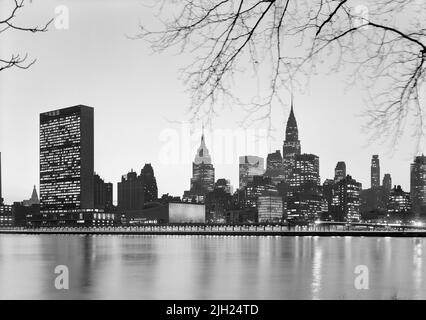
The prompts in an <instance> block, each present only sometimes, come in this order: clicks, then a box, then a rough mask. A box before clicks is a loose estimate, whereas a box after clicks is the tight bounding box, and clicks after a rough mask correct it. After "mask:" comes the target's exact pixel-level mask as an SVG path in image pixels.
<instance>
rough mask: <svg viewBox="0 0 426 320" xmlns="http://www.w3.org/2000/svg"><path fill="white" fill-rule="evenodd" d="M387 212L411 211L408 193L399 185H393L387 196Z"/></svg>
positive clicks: (406, 212) (391, 213)
mask: <svg viewBox="0 0 426 320" xmlns="http://www.w3.org/2000/svg"><path fill="white" fill-rule="evenodd" d="M387 213H388V214H389V215H391V216H392V215H395V214H401V213H402V214H408V213H411V201H410V194H409V193H408V192H404V190H402V188H401V186H395V187H394V188H393V189H392V190H391V192H390V196H389V203H388V206H387Z"/></svg>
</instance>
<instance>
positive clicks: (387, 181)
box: [382, 173, 392, 192]
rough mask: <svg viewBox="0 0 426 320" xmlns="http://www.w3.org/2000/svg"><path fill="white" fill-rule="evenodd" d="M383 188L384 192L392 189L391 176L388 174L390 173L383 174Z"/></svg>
mask: <svg viewBox="0 0 426 320" xmlns="http://www.w3.org/2000/svg"><path fill="white" fill-rule="evenodd" d="M382 185H383V188H384V189H385V191H386V192H390V191H391V189H392V177H391V175H390V173H385V175H384V176H383V183H382Z"/></svg>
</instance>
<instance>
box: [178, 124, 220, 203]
mask: <svg viewBox="0 0 426 320" xmlns="http://www.w3.org/2000/svg"><path fill="white" fill-rule="evenodd" d="M214 182H215V180H214V167H213V164H212V159H211V157H210V154H209V150H208V149H207V146H206V142H205V140H204V131H203V134H202V135H201V144H200V146H199V148H198V150H197V154H196V155H195V159H194V162H193V163H192V178H191V188H190V190H189V191H185V192H184V195H183V200H184V201H185V202H189V201H191V202H204V200H205V196H206V195H207V193H209V192H210V191H213V189H214Z"/></svg>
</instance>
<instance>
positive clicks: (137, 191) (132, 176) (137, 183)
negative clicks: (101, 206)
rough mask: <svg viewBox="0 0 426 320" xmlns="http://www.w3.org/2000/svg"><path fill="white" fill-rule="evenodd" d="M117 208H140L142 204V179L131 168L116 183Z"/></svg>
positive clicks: (125, 209) (128, 209) (127, 209)
mask: <svg viewBox="0 0 426 320" xmlns="http://www.w3.org/2000/svg"><path fill="white" fill-rule="evenodd" d="M117 195H118V197H117V198H118V209H119V210H122V211H131V210H141V209H143V206H144V189H143V180H142V178H141V176H138V175H137V173H136V172H134V171H133V170H131V171H130V172H129V173H127V174H125V175H123V176H122V177H121V181H120V182H119V183H118V184H117Z"/></svg>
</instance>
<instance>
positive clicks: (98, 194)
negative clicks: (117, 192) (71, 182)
mask: <svg viewBox="0 0 426 320" xmlns="http://www.w3.org/2000/svg"><path fill="white" fill-rule="evenodd" d="M93 187H94V190H93V196H94V207H95V208H96V209H107V210H111V209H113V202H112V201H113V200H112V197H113V184H112V183H109V182H108V183H106V182H105V181H104V180H103V179H102V178H101V177H100V176H99V175H98V174H95V175H94V178H93Z"/></svg>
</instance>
